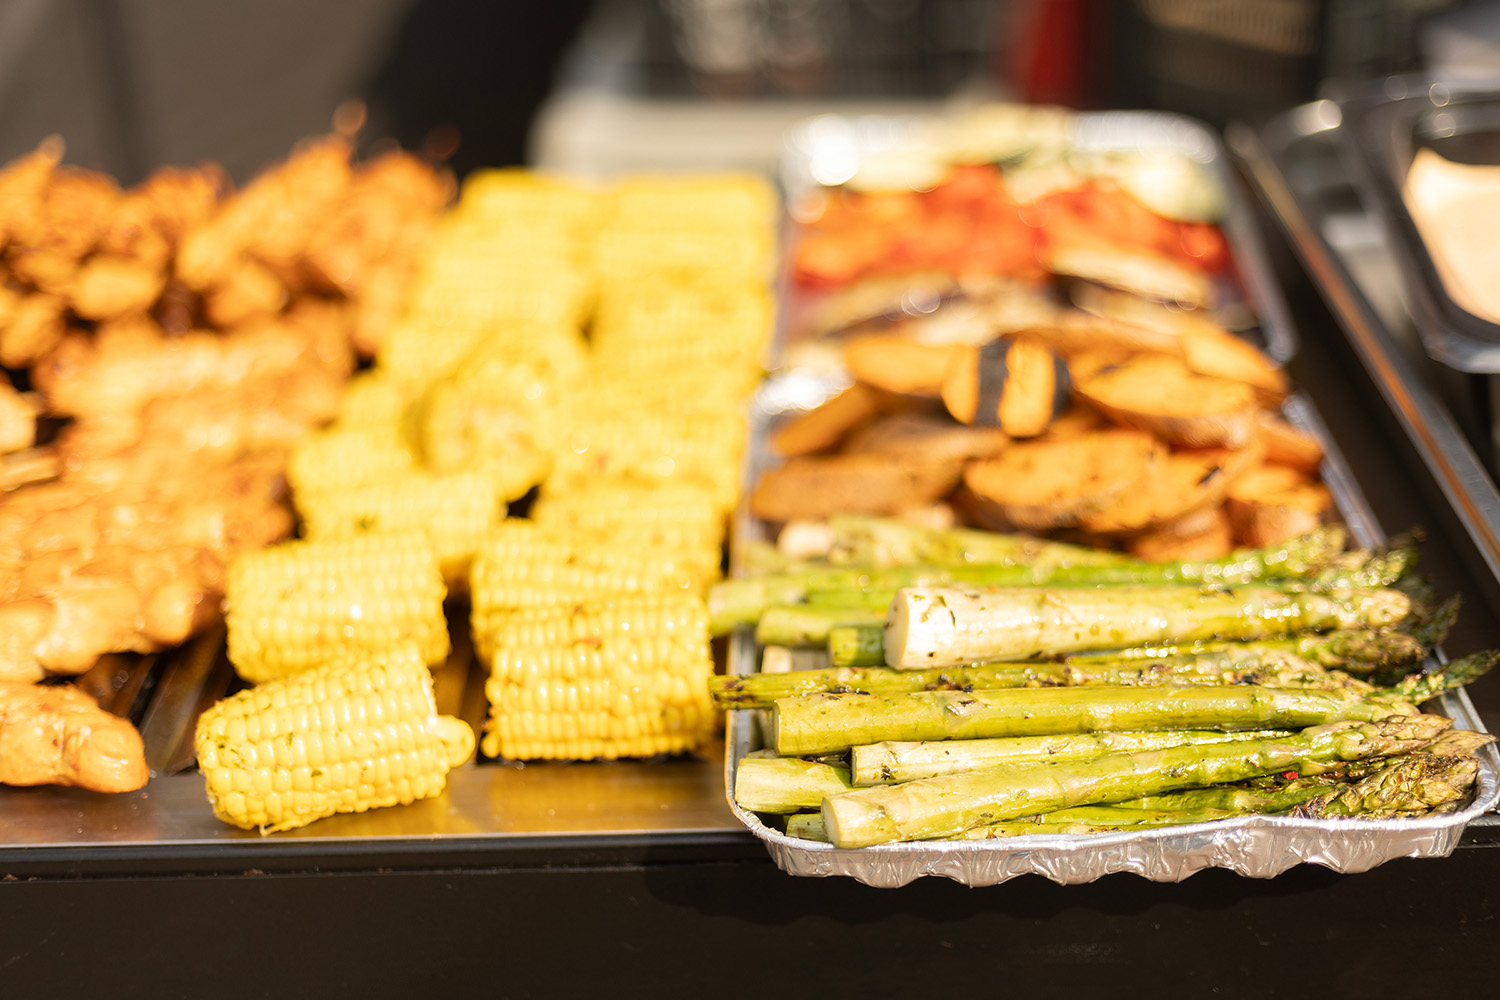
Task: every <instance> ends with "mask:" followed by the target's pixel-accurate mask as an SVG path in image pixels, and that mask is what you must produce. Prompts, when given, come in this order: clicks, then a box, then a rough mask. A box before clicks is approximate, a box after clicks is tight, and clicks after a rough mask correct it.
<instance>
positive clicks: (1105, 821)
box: [786, 805, 1235, 843]
mask: <svg viewBox="0 0 1500 1000" xmlns="http://www.w3.org/2000/svg"><path fill="white" fill-rule="evenodd" d="M1233 815H1235V814H1234V813H1231V812H1224V811H1221V810H1213V809H1204V810H1200V811H1198V812H1194V813H1187V812H1173V811H1170V810H1151V809H1127V808H1123V807H1119V806H1113V805H1100V806H1078V807H1077V808H1075V809H1059V810H1058V811H1057V812H1051V813H1047V814H1046V815H1043V816H1025V817H1022V818H1020V819H1015V820H1010V821H1007V822H1003V823H990V824H987V825H985V826H981V827H976V828H974V829H972V830H965V831H964V832H963V834H961V837H962V839H964V840H989V839H995V838H1000V837H1024V836H1036V835H1039V834H1040V835H1053V836H1055V835H1059V834H1070V835H1074V836H1077V835H1086V834H1096V833H1118V832H1120V831H1122V830H1144V829H1150V828H1152V827H1160V826H1181V825H1185V824H1188V823H1206V822H1208V821H1210V820H1215V819H1227V818H1229V817H1231V816H1233ZM786 832H787V835H788V836H791V837H799V838H801V839H802V840H815V841H819V842H822V843H827V842H828V831H827V830H826V829H824V827H823V814H822V813H821V812H809V813H796V814H794V815H791V816H788V817H787V818H786Z"/></svg>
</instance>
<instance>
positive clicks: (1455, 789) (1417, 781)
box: [1293, 753, 1479, 819]
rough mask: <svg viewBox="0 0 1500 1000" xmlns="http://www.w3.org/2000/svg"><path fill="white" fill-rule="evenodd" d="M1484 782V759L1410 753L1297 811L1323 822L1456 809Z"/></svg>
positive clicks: (1307, 803) (1308, 802) (1331, 791)
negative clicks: (1478, 782)
mask: <svg viewBox="0 0 1500 1000" xmlns="http://www.w3.org/2000/svg"><path fill="white" fill-rule="evenodd" d="M1478 777H1479V758H1477V757H1475V756H1473V755H1472V754H1470V755H1461V754H1460V755H1449V754H1437V753H1410V754H1406V755H1403V756H1401V757H1398V758H1395V759H1393V760H1391V761H1390V762H1389V763H1388V764H1387V765H1386V766H1385V767H1383V768H1380V769H1379V770H1377V771H1376V772H1375V773H1373V774H1371V775H1369V776H1367V777H1365V778H1362V779H1360V780H1358V781H1355V782H1352V783H1349V784H1343V785H1337V786H1335V787H1334V788H1333V789H1331V790H1329V791H1326V792H1324V793H1323V794H1321V795H1318V796H1317V797H1315V798H1312V799H1310V800H1308V801H1307V802H1304V803H1301V804H1300V805H1298V806H1297V807H1296V809H1295V810H1293V812H1294V814H1295V815H1298V816H1311V817H1315V818H1318V819H1323V818H1328V817H1334V816H1358V817H1361V818H1364V819H1385V818H1388V817H1392V816H1416V815H1421V814H1423V813H1428V812H1433V811H1435V810H1436V811H1442V810H1448V809H1451V808H1454V807H1456V806H1458V805H1459V804H1461V803H1462V802H1464V800H1466V799H1467V798H1468V797H1469V795H1470V793H1471V792H1472V791H1473V789H1474V782H1475V781H1476V780H1477V779H1478Z"/></svg>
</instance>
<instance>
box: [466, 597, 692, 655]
mask: <svg viewBox="0 0 1500 1000" xmlns="http://www.w3.org/2000/svg"><path fill="white" fill-rule="evenodd" d="M708 627H709V626H708V606H707V604H706V603H705V602H704V600H703V599H702V598H700V597H696V596H689V595H685V594H665V595H658V594H647V595H641V594H630V595H625V596H620V597H608V598H601V599H594V600H586V601H583V602H581V603H578V604H571V605H563V606H546V607H527V608H517V609H514V610H511V611H495V612H492V613H490V614H488V615H485V616H484V617H483V618H482V619H479V620H475V621H474V622H473V628H474V645H475V649H476V651H477V652H478V654H479V658H480V660H481V661H482V662H484V663H485V664H488V665H491V666H492V667H493V668H494V669H495V670H496V671H498V672H502V673H508V672H509V671H510V670H511V666H513V665H514V664H515V663H516V660H515V658H514V656H513V655H510V654H507V652H506V651H514V650H517V649H536V648H550V649H553V650H557V651H561V650H564V649H571V648H575V647H576V648H578V650H579V651H580V652H584V653H586V652H587V648H588V647H592V646H597V644H598V642H599V640H600V639H602V638H603V637H605V636H610V637H624V638H643V637H645V638H661V639H664V640H667V641H673V642H679V643H687V644H689V645H698V644H701V643H704V642H707V641H708V635H709V631H708ZM497 650H498V651H500V656H499V658H498V659H497V658H496V656H495V654H496V651H497Z"/></svg>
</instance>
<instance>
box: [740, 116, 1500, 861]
mask: <svg viewBox="0 0 1500 1000" xmlns="http://www.w3.org/2000/svg"><path fill="white" fill-rule="evenodd" d="M1078 119H1079V121H1078V125H1077V130H1078V134H1079V135H1082V136H1088V137H1089V138H1090V141H1095V142H1099V143H1105V142H1106V140H1107V141H1108V142H1112V143H1116V144H1127V143H1129V144H1136V145H1142V144H1156V145H1163V144H1165V145H1169V146H1175V147H1176V148H1184V149H1186V150H1187V151H1189V152H1191V153H1192V155H1195V156H1196V157H1199V158H1200V159H1201V162H1204V163H1205V164H1208V165H1210V166H1211V167H1212V168H1213V170H1214V172H1215V173H1216V175H1217V176H1219V177H1220V178H1221V179H1222V181H1223V183H1224V185H1225V191H1226V195H1227V197H1226V202H1227V204H1228V205H1229V206H1230V207H1229V212H1228V216H1227V219H1226V222H1225V230H1226V234H1227V236H1228V238H1229V241H1230V244H1231V247H1232V249H1233V252H1234V254H1235V258H1236V263H1237V265H1238V270H1239V273H1240V274H1241V276H1242V278H1243V281H1244V284H1245V289H1244V290H1245V293H1246V295H1247V298H1248V301H1249V302H1250V303H1251V304H1252V306H1253V307H1254V309H1255V310H1256V314H1257V315H1258V316H1259V317H1260V319H1261V322H1262V331H1263V336H1264V339H1265V341H1266V344H1267V345H1268V349H1272V350H1273V351H1275V352H1277V353H1278V358H1279V359H1280V360H1285V359H1286V358H1287V357H1289V356H1290V354H1291V353H1292V352H1293V351H1294V349H1295V345H1296V338H1295V335H1294V332H1293V331H1292V329H1291V327H1290V321H1289V318H1288V316H1289V313H1288V311H1287V308H1286V305H1285V302H1284V301H1283V300H1282V297H1281V294H1280V291H1279V288H1278V287H1277V285H1276V283H1275V282H1274V281H1273V280H1272V272H1271V270H1270V269H1269V267H1267V266H1266V261H1265V259H1264V256H1263V250H1262V244H1261V242H1260V239H1259V236H1258V234H1257V232H1256V230H1255V228H1254V224H1253V221H1252V216H1251V214H1250V211H1249V207H1248V204H1247V203H1246V201H1245V196H1244V194H1243V193H1242V192H1241V189H1240V188H1239V186H1238V182H1237V180H1236V179H1235V178H1234V176H1233V175H1232V173H1231V171H1230V169H1229V166H1228V164H1227V162H1226V158H1225V156H1224V153H1223V149H1222V147H1221V145H1220V144H1219V143H1218V141H1217V139H1216V138H1214V137H1213V136H1211V135H1210V134H1209V133H1208V130H1207V129H1206V127H1204V126H1201V125H1197V124H1196V123H1193V122H1191V121H1189V120H1186V119H1182V118H1180V117H1178V116H1173V115H1159V114H1152V113H1138V112H1103V113H1097V114H1087V115H1079V116H1078ZM820 121H822V122H823V124H821V125H818V126H817V127H816V128H817V129H818V130H820V132H819V133H815V132H814V131H813V126H811V125H809V126H805V127H804V128H803V129H801V130H798V131H794V132H793V134H792V135H791V137H790V139H789V149H790V151H791V152H790V155H789V161H790V163H789V167H788V172H787V176H788V178H789V182H788V185H787V187H788V194H789V203H790V201H791V198H792V197H794V196H795V193H796V192H797V191H798V190H799V188H798V184H799V183H803V181H804V180H805V178H806V177H807V176H808V175H807V172H806V171H805V169H804V167H803V166H802V165H801V164H800V163H799V162H798V159H799V157H801V156H805V155H808V153H809V152H810V151H811V149H810V147H809V146H808V142H809V140H810V138H811V136H813V135H814V134H823V135H833V136H835V137H839V136H841V135H842V136H843V138H842V139H839V141H848V140H851V139H852V140H853V141H854V142H855V146H856V148H857V145H858V137H859V136H861V135H868V136H873V137H875V140H874V141H879V142H890V141H892V137H897V138H899V137H900V136H903V135H912V136H915V135H919V134H920V128H921V126H922V123H921V122H920V121H913V120H898V121H894V122H891V121H885V122H882V121H880V120H866V121H859V122H847V123H844V124H843V125H838V123H835V126H834V127H830V126H829V125H828V124H827V120H826V119H822V120H820ZM840 129H842V133H841V131H840ZM1094 148H1108V147H1107V146H1096V147H1094ZM831 388H833V386H830V385H829V384H828V382H827V378H826V376H816V375H809V374H808V373H803V372H797V371H782V372H779V373H777V374H776V375H774V376H773V377H772V378H771V379H770V380H768V382H767V384H766V387H765V389H764V391H763V392H762V393H761V394H760V395H759V396H758V397H757V404H756V412H755V413H754V415H753V422H752V437H751V447H750V451H749V456H748V459H747V469H748V473H747V475H748V477H749V478H750V480H751V481H752V482H753V478H754V476H755V474H756V473H757V472H758V471H759V470H761V469H764V468H766V467H768V466H769V465H770V464H771V463H772V462H773V461H774V459H773V457H772V456H771V454H770V452H769V448H768V444H767V440H768V430H769V428H770V425H771V423H772V422H773V421H774V420H775V419H776V418H777V417H778V416H779V415H781V414H782V413H784V412H786V411H787V410H788V409H792V408H799V407H807V406H811V405H815V404H816V402H817V401H818V400H819V399H820V398H822V396H824V395H826V393H827V392H828V391H830V390H831ZM1286 414H1287V416H1288V418H1289V419H1291V420H1292V421H1293V422H1295V423H1297V424H1299V425H1300V426H1302V427H1304V428H1305V429H1307V430H1309V431H1310V432H1312V433H1313V434H1315V435H1317V436H1318V437H1319V438H1320V439H1321V440H1322V441H1323V442H1324V445H1325V449H1326V458H1325V463H1324V470H1323V476H1324V479H1325V481H1326V482H1327V483H1328V485H1329V488H1330V490H1331V491H1332V492H1333V494H1334V497H1335V500H1336V501H1337V503H1338V506H1339V510H1340V513H1341V515H1342V517H1343V518H1344V520H1345V522H1346V523H1347V524H1348V525H1349V527H1350V532H1351V535H1352V537H1353V538H1354V539H1355V541H1356V542H1357V543H1358V544H1361V545H1372V544H1376V543H1378V542H1379V541H1381V540H1382V538H1383V535H1382V533H1381V530H1380V528H1379V527H1378V524H1377V522H1376V520H1375V518H1374V516H1373V514H1372V513H1371V511H1370V508H1369V505H1368V503H1367V501H1366V500H1365V499H1364V497H1363V495H1362V494H1361V492H1360V491H1359V488H1358V484H1357V483H1356V482H1355V479H1354V476H1353V474H1352V472H1351V470H1350V468H1349V465H1348V463H1347V462H1346V461H1345V460H1344V458H1343V456H1342V455H1341V454H1340V453H1339V451H1338V450H1337V448H1336V447H1335V446H1334V445H1333V443H1332V441H1331V438H1330V436H1329V434H1328V433H1327V431H1326V429H1325V427H1324V425H1323V423H1322V421H1321V418H1320V417H1319V415H1318V413H1317V411H1316V409H1315V407H1314V406H1313V404H1312V402H1311V401H1310V400H1309V399H1308V398H1307V397H1306V396H1305V395H1302V394H1296V395H1294V396H1293V397H1292V398H1291V399H1290V400H1289V401H1288V403H1287V405H1286ZM738 520H739V523H738V524H737V534H738V535H739V537H742V538H761V537H764V536H765V526H764V525H763V524H761V523H759V522H757V521H755V520H754V519H753V518H750V517H749V516H748V513H747V512H746V511H745V510H744V509H743V508H742V511H741V513H740V516H739V519H738ZM759 656H760V650H759V648H758V646H757V645H756V643H755V641H754V637H753V634H751V632H750V630H749V629H741V630H739V631H738V632H737V633H736V634H735V635H734V636H733V637H732V640H731V644H730V650H729V663H728V669H729V670H730V671H731V672H732V673H737V674H745V673H753V672H755V671H756V670H758V669H759ZM1436 707H1437V710H1438V711H1440V712H1442V713H1443V714H1445V715H1448V716H1450V717H1451V718H1453V720H1454V723H1455V725H1456V726H1458V727H1461V728H1466V729H1473V730H1483V729H1484V725H1483V723H1482V721H1481V720H1480V719H1479V716H1478V714H1477V713H1476V712H1475V711H1474V708H1473V705H1472V704H1471V703H1470V701H1469V699H1468V696H1467V695H1466V694H1465V693H1464V692H1463V691H1462V690H1460V691H1457V692H1449V693H1446V694H1444V695H1443V696H1442V698H1441V699H1440V700H1439V701H1438V702H1437V706H1436ZM767 715H768V713H765V712H760V711H738V712H732V713H730V717H729V721H728V728H727V733H726V750H725V769H724V782H725V789H726V797H727V799H728V802H729V805H730V808H731V810H733V812H734V814H735V815H736V816H737V817H738V818H739V820H740V821H741V822H742V823H744V825H745V827H746V828H747V829H748V830H750V832H751V833H753V834H754V835H755V836H756V837H757V838H759V839H760V840H761V841H762V843H763V844H764V845H765V847H766V849H767V851H768V853H769V854H770V856H771V857H772V859H773V860H774V861H775V862H776V864H777V865H778V866H780V867H781V868H782V869H783V870H784V871H786V872H788V873H790V874H793V875H804V876H828V875H845V876H849V877H852V878H855V879H857V880H859V881H861V882H864V883H867V884H869V885H872V886H878V887H896V886H901V885H904V884H906V883H908V882H910V881H912V880H914V879H916V878H919V877H922V876H928V875H939V876H945V877H947V878H950V879H953V880H955V881H958V882H962V883H964V884H966V885H971V886H979V885H992V884H995V883H999V882H1003V881H1006V880H1008V879H1011V878H1014V877H1015V876H1018V875H1025V874H1036V875H1042V876H1044V877H1045V878H1048V879H1051V880H1052V881H1055V882H1058V883H1061V884H1075V883H1082V882H1089V881H1093V880H1095V879H1098V878H1100V877H1101V876H1104V875H1108V874H1111V873H1115V872H1132V873H1134V874H1137V875H1140V876H1143V877H1145V878H1148V879H1151V880H1153V881H1161V882H1173V881H1181V880H1182V879H1185V878H1187V877H1188V876H1189V875H1192V874H1193V873H1195V872H1198V871H1201V870H1203V869H1205V868H1227V869H1230V870H1232V871H1235V872H1238V873H1240V874H1242V875H1246V876H1251V877H1257V878H1269V877H1272V876H1274V875H1277V874H1279V873H1280V872H1282V871H1285V870H1286V869H1288V868H1290V867H1292V866H1294V865H1298V864H1304V863H1313V864H1319V865H1323V866H1326V867H1328V868H1332V869H1334V870H1336V871H1339V872H1356V871H1364V870H1367V869H1369V868H1372V867H1374V866H1376V865H1379V864H1382V863H1384V862H1385V861H1389V860H1391V859H1393V858H1399V857H1441V856H1446V855H1447V854H1449V853H1451V852H1452V850H1453V849H1454V848H1455V847H1456V846H1457V844H1458V841H1459V838H1460V836H1461V834H1462V832H1463V830H1464V827H1465V826H1466V825H1467V824H1468V823H1469V822H1470V821H1472V820H1474V819H1475V818H1477V817H1479V816H1481V815H1482V814H1484V813H1485V812H1487V811H1489V810H1491V809H1493V808H1495V806H1496V804H1497V803H1500V754H1497V752H1496V748H1495V747H1494V746H1493V745H1491V746H1488V747H1486V748H1484V750H1483V751H1481V768H1480V774H1479V779H1478V782H1477V785H1476V789H1475V793H1474V796H1473V798H1472V799H1471V801H1470V802H1469V803H1468V804H1467V806H1465V807H1464V808H1463V809H1461V810H1457V811H1455V812H1452V813H1448V814H1445V815H1441V816H1432V817H1420V818H1414V819H1394V820H1348V821H1338V822H1334V821H1328V820H1309V819H1298V818H1290V817H1278V816H1251V817H1243V818H1236V819H1231V820H1222V821H1215V822H1211V823H1200V824H1193V825H1189V826H1182V827H1176V828H1164V829H1156V830H1148V831H1141V832H1122V833H1111V834H1098V835H1036V836H1022V837H1015V838H1007V839H1004V840H994V841H921V842H908V843H897V844H883V845H877V846H874V847H866V848H857V849H849V848H838V847H834V846H833V845H831V844H827V843H819V842H814V841H808V840H802V839H800V838H795V837H789V836H787V835H786V834H785V833H783V832H781V831H779V830H776V829H774V828H773V827H771V826H768V825H767V824H766V823H765V822H763V821H762V820H761V818H760V817H759V816H758V815H756V814H755V813H752V812H749V811H747V810H744V809H742V808H741V807H739V806H738V805H737V804H736V803H735V801H734V780H735V768H736V766H737V764H738V762H739V760H740V759H741V758H743V757H744V756H745V755H746V754H748V753H750V752H752V751H755V750H759V749H762V748H763V747H765V746H766V745H767V732H768V718H767Z"/></svg>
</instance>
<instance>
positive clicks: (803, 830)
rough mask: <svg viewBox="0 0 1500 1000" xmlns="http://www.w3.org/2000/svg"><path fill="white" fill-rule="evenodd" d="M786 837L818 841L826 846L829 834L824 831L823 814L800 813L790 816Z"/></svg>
mask: <svg viewBox="0 0 1500 1000" xmlns="http://www.w3.org/2000/svg"><path fill="white" fill-rule="evenodd" d="M786 835H787V836H788V837H799V838H801V839H802V840H817V841H821V842H822V843H825V844H826V843H827V842H828V834H827V833H825V832H824V831H823V814H822V813H821V812H799V813H793V814H792V815H790V816H788V817H787V818H786Z"/></svg>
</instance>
